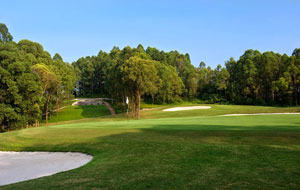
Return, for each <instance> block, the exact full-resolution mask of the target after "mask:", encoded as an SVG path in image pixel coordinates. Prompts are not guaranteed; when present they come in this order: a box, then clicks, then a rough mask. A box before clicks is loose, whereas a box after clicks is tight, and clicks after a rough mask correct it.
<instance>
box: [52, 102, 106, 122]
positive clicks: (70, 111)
mask: <svg viewBox="0 0 300 190" xmlns="http://www.w3.org/2000/svg"><path fill="white" fill-rule="evenodd" d="M107 115H110V112H109V110H108V109H107V107H106V106H105V105H81V106H67V107H66V108H63V109H62V110H60V111H59V112H58V115H56V113H54V115H53V116H52V118H51V119H50V120H49V122H50V123H51V122H60V121H70V120H78V119H85V118H94V117H101V116H107Z"/></svg>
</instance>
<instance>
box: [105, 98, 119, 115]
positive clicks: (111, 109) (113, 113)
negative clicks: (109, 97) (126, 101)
mask: <svg viewBox="0 0 300 190" xmlns="http://www.w3.org/2000/svg"><path fill="white" fill-rule="evenodd" d="M103 103H104V104H105V106H106V107H107V108H108V109H109V111H110V114H111V115H116V113H115V110H114V108H113V107H111V105H110V104H109V103H108V102H106V101H103Z"/></svg>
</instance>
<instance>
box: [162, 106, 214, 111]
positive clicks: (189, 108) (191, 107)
mask: <svg viewBox="0 0 300 190" xmlns="http://www.w3.org/2000/svg"><path fill="white" fill-rule="evenodd" d="M210 108H211V107H210V106H190V107H176V108H168V109H164V110H163V111H185V110H201V109H210Z"/></svg>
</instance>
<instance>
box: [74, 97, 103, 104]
mask: <svg viewBox="0 0 300 190" xmlns="http://www.w3.org/2000/svg"><path fill="white" fill-rule="evenodd" d="M75 100H76V102H74V103H73V104H72V106H77V105H78V106H81V105H102V104H103V101H102V98H84V99H83V98H80V99H75Z"/></svg>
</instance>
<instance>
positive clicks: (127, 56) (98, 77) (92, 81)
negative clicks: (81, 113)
mask: <svg viewBox="0 0 300 190" xmlns="http://www.w3.org/2000/svg"><path fill="white" fill-rule="evenodd" d="M72 64H73V66H74V68H75V71H76V72H77V74H78V75H79V76H80V93H81V95H85V96H86V95H88V94H93V93H97V94H102V95H103V96H104V97H110V98H112V99H113V100H114V101H115V102H116V104H117V105H118V106H120V107H121V108H124V109H125V108H126V105H125V100H126V97H128V98H129V102H130V108H131V112H132V116H135V117H137V118H139V110H140V103H141V98H143V99H144V100H145V99H149V100H150V101H151V102H153V103H169V102H174V101H178V100H180V99H181V97H183V96H184V97H191V98H192V97H194V96H195V94H196V91H195V90H196V87H197V84H196V80H195V79H196V78H195V77H196V70H195V69H194V67H193V65H192V64H191V62H190V58H189V55H188V54H185V55H183V54H180V53H179V52H177V51H171V52H163V51H159V50H157V49H155V48H150V47H148V48H147V49H146V50H145V49H144V47H143V46H142V45H139V46H138V47H137V48H131V47H129V46H127V47H125V48H124V49H122V50H120V49H119V48H118V47H114V48H113V49H112V50H111V51H110V52H109V53H106V52H103V51H100V52H99V54H98V55H97V56H92V57H85V58H80V59H79V60H78V61H76V62H73V63H72Z"/></svg>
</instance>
